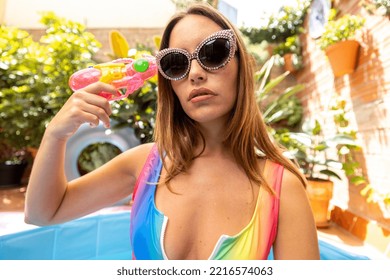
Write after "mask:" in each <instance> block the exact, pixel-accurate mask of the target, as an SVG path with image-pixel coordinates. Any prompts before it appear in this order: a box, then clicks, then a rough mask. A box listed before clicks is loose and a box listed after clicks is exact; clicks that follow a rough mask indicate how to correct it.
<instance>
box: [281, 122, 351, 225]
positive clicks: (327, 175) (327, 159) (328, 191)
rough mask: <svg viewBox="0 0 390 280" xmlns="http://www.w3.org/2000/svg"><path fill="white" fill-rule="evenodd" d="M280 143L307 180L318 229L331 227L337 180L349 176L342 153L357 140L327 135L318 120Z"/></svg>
mask: <svg viewBox="0 0 390 280" xmlns="http://www.w3.org/2000/svg"><path fill="white" fill-rule="evenodd" d="M279 140H281V141H280V142H281V144H282V145H284V146H286V147H287V148H288V149H289V154H290V156H291V157H292V158H293V159H295V160H296V161H297V163H298V164H299V166H300V167H301V170H302V172H303V173H304V174H305V176H306V178H307V181H308V186H307V193H308V197H309V200H310V204H311V207H312V210H313V213H314V218H315V221H316V225H317V227H327V226H328V224H329V203H330V200H331V198H332V195H333V181H334V180H335V179H336V180H341V179H342V175H343V174H345V173H344V170H343V168H344V165H343V163H342V162H341V160H340V157H339V151H340V150H342V147H343V146H348V147H358V145H357V143H356V141H355V139H354V138H353V137H351V136H350V135H347V134H343V133H336V134H334V135H329V136H324V133H323V129H322V126H321V124H320V122H319V121H318V120H307V121H305V122H304V124H303V126H302V132H288V133H284V134H282V135H281V136H280V137H279Z"/></svg>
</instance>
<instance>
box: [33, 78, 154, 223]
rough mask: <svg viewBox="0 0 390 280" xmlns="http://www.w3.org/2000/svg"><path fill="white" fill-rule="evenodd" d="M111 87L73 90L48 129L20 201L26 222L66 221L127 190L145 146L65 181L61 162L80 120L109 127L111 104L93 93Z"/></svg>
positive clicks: (110, 88)
mask: <svg viewBox="0 0 390 280" xmlns="http://www.w3.org/2000/svg"><path fill="white" fill-rule="evenodd" d="M102 91H106V92H112V93H113V94H116V90H115V88H113V87H112V86H110V85H108V84H104V83H100V82H98V83H95V84H92V85H90V86H87V87H85V88H84V89H82V90H80V91H77V92H75V93H74V94H73V95H72V96H71V97H70V98H69V100H68V101H67V102H66V103H65V104H64V106H63V107H62V108H61V110H60V111H59V112H58V113H57V115H56V116H55V117H54V118H53V120H52V121H51V122H50V124H49V126H48V127H47V129H46V131H45V134H44V137H43V139H42V143H41V145H40V147H39V150H38V154H37V156H36V158H35V160H34V165H33V169H32V171H31V176H30V179H29V184H28V187H27V195H26V205H25V220H26V222H27V223H33V224H37V225H47V224H54V223H60V222H65V221H68V220H70V219H74V218H77V217H80V216H83V215H85V214H88V213H91V212H93V211H96V210H98V209H100V208H102V207H104V206H108V205H110V204H113V203H114V202H116V201H118V200H120V199H121V198H124V197H126V196H127V195H129V194H130V193H131V192H132V186H133V185H134V182H135V178H136V177H137V175H138V173H137V172H139V171H140V170H139V169H140V167H139V166H141V165H142V164H143V162H144V160H145V158H146V155H147V150H148V149H149V150H150V148H148V147H144V148H141V147H137V148H134V149H133V150H131V151H128V152H126V153H123V154H121V155H119V156H118V157H117V158H115V159H114V160H112V161H111V162H109V163H107V164H106V165H104V166H102V167H101V168H99V169H98V170H95V171H94V172H91V173H89V174H87V175H85V176H83V177H80V178H78V179H76V180H74V181H71V182H67V179H66V175H65V169H64V162H65V148H66V143H67V140H68V139H69V137H70V136H72V135H73V134H74V133H75V132H76V131H77V129H78V128H79V127H80V125H81V124H82V123H85V122H88V123H90V124H91V125H92V126H97V125H98V123H99V121H102V122H103V123H104V125H105V126H106V127H108V126H109V121H110V120H109V115H110V114H111V107H110V104H109V103H108V101H107V100H106V99H105V98H103V97H101V96H98V93H100V92H102Z"/></svg>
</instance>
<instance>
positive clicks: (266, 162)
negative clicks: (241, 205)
mask: <svg viewBox="0 0 390 280" xmlns="http://www.w3.org/2000/svg"><path fill="white" fill-rule="evenodd" d="M158 160H159V164H158V169H157V170H156V172H158V174H159V175H158V176H157V181H156V183H157V182H158V181H159V180H160V176H161V171H162V166H163V165H162V160H161V158H160V157H159V159H158ZM267 170H268V160H266V161H265V164H264V169H263V174H266V171H267ZM153 187H154V190H153V197H152V201H153V209H154V211H156V213H158V214H159V215H161V216H162V217H163V219H164V222H163V225H162V229H161V242H160V243H161V244H160V246H161V251H162V254H163V256H164V259H166V260H169V258H168V256H167V254H166V252H165V246H164V237H165V232H166V228H167V226H168V220H169V218H168V216H166V215H165V214H164V213H163V212H162V211H161V210H159V209H158V208H157V205H156V201H155V198H156V189H157V185H154V186H153ZM262 189H263V188H260V189H259V192H258V195H257V201H256V206H255V209H254V211H253V214H252V217H251V219H250V221H249V222H248V224H247V225H246V226H245V227H244V228H242V229H241V230H240V231H239V232H238V233H237V234H235V235H227V234H222V235H221V236H220V237H219V238H218V240H217V242H216V244H215V245H214V248H213V250H212V251H211V254H210V256H209V257H208V260H212V259H213V258H214V257H215V255H216V254H217V253H218V250H219V249H220V247H221V245H222V244H223V242H224V241H225V240H228V239H236V238H239V237H240V236H241V235H242V234H244V233H245V231H247V230H248V229H249V228H250V227H251V226H252V225H253V223H254V220H255V218H256V214H257V212H258V207H260V206H259V204H260V203H259V201H260V200H261V195H262Z"/></svg>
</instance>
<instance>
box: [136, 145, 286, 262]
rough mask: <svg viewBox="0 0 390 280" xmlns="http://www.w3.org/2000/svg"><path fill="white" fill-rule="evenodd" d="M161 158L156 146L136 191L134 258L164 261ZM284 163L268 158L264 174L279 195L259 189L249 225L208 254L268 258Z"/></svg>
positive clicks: (227, 257) (220, 257)
mask: <svg viewBox="0 0 390 280" xmlns="http://www.w3.org/2000/svg"><path fill="white" fill-rule="evenodd" d="M161 169H162V161H161V158H160V156H159V153H158V151H157V147H156V145H154V146H153V148H152V150H151V152H150V154H149V156H148V159H147V161H146V163H145V165H144V167H143V169H142V172H141V174H140V176H139V178H138V180H137V183H136V186H135V189H134V193H133V200H134V203H133V206H132V211H131V220H130V243H131V247H132V253H133V259H137V260H164V259H168V258H167V256H166V254H165V252H164V233H165V228H166V226H167V222H168V218H167V217H166V216H164V214H163V213H162V212H160V211H159V210H158V209H157V208H156V205H155V203H154V201H155V199H154V198H155V191H156V187H157V186H156V184H155V183H157V182H158V179H159V176H160V173H161ZM283 170H284V168H283V166H281V165H279V164H276V163H273V162H271V161H270V160H267V161H266V165H265V170H264V175H265V178H267V180H268V181H267V182H268V183H269V185H270V186H271V187H273V188H274V190H275V193H276V195H272V194H270V193H269V192H268V191H266V190H265V188H260V190H259V195H258V198H257V202H256V207H255V211H254V214H253V216H252V219H251V221H250V222H249V224H248V225H247V226H246V227H245V228H244V229H242V230H241V231H240V232H239V233H238V234H236V235H234V236H228V235H222V236H221V237H220V238H219V240H218V242H217V244H216V245H215V247H214V250H213V252H212V254H211V256H210V257H209V259H213V260H264V259H267V257H268V255H269V252H270V250H271V246H272V244H273V242H274V240H275V237H276V231H277V223H278V212H279V198H278V197H279V194H280V186H281V181H282V176H283Z"/></svg>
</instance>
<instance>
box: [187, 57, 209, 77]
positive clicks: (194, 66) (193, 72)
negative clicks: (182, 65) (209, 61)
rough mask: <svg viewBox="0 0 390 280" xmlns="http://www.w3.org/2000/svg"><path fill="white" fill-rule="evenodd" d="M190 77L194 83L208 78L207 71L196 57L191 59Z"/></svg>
mask: <svg viewBox="0 0 390 280" xmlns="http://www.w3.org/2000/svg"><path fill="white" fill-rule="evenodd" d="M188 77H189V78H190V81H191V82H192V83H196V82H199V81H205V80H206V79H207V72H206V70H204V69H203V68H202V66H200V64H199V62H198V61H197V60H196V59H193V60H192V61H191V65H190V72H189V73H188Z"/></svg>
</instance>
